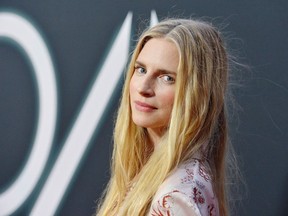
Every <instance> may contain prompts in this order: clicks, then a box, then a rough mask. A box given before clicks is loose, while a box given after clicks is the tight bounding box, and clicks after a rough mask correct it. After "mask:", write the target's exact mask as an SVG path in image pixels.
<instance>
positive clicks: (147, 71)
mask: <svg viewBox="0 0 288 216" xmlns="http://www.w3.org/2000/svg"><path fill="white" fill-rule="evenodd" d="M178 64H179V54H178V49H177V47H176V45H175V44H174V43H173V42H172V41H169V40H167V39H164V38H152V39H150V40H149V41H148V42H147V43H146V44H145V46H144V47H143V49H142V50H141V52H140V53H139V55H138V57H137V59H136V62H135V70H134V73H133V76H132V78H131V80H130V103H131V110H132V119H133V122H134V123H135V124H136V125H138V126H140V127H144V128H146V129H147V131H148V135H149V138H150V141H151V142H152V144H154V145H155V144H156V143H157V142H158V140H159V139H160V138H161V136H162V135H163V133H164V132H165V130H166V128H167V126H168V124H169V120H170V117H171V112H172V107H173V103H174V96H175V81H176V77H177V68H178Z"/></svg>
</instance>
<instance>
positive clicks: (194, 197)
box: [193, 187, 205, 204]
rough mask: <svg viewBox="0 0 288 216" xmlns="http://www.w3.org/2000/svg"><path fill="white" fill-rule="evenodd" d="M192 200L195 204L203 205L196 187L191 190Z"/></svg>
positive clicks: (203, 200)
mask: <svg viewBox="0 0 288 216" xmlns="http://www.w3.org/2000/svg"><path fill="white" fill-rule="evenodd" d="M193 200H194V202H195V203H200V204H203V203H205V199H204V197H203V196H202V193H201V191H199V190H198V188H196V187H194V188H193Z"/></svg>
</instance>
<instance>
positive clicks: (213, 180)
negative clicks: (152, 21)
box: [97, 19, 228, 216]
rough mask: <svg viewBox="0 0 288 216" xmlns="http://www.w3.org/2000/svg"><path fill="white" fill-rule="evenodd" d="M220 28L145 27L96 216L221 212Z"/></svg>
mask: <svg viewBox="0 0 288 216" xmlns="http://www.w3.org/2000/svg"><path fill="white" fill-rule="evenodd" d="M227 77H228V63H227V54H226V51H225V46H224V44H223V41H222V39H221V36H220V33H219V32H218V30H217V29H215V28H214V27H213V26H211V25H210V24H207V23H205V22H202V21H196V20H185V19H175V20H173V19H169V20H165V21H162V22H160V23H158V24H157V25H156V26H154V27H152V28H150V29H148V30H146V31H145V32H144V33H143V34H142V35H141V37H140V39H139V41H138V43H137V46H136V48H135V50H134V53H133V56H132V58H131V62H130V65H129V68H128V72H127V75H126V80H125V84H124V88H123V94H122V99H121V104H120V107H119V111H118V116H117V120H116V125H115V131H114V151H113V156H112V168H111V170H112V173H111V179H110V182H109V185H108V186H107V189H106V194H105V196H104V198H103V202H102V203H101V205H100V207H99V210H98V213H97V215H109V216H110V215H121V216H122V215H125V216H131V215H132V216H134V215H135V216H136V215H137V216H138V215H149V216H150V215H187V216H188V215H224V216H225V215H227V214H228V206H227V197H226V193H225V155H226V149H227V123H226V111H225V92H226V87H227Z"/></svg>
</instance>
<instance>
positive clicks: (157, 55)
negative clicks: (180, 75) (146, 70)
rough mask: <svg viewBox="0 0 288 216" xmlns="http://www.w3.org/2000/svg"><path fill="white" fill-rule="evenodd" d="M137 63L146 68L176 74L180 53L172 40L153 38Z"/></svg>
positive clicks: (145, 46) (139, 56) (146, 45)
mask: <svg viewBox="0 0 288 216" xmlns="http://www.w3.org/2000/svg"><path fill="white" fill-rule="evenodd" d="M136 61H137V62H138V63H142V64H144V65H145V66H151V67H158V68H160V69H165V70H170V71H174V72H176V71H177V68H178V64H179V52H178V49H177V47H176V45H175V43H174V42H172V41H171V40H168V39H165V38H152V39H150V40H149V41H147V42H146V44H145V45H144V47H143V49H142V50H141V52H140V53H139V55H138V57H137V59H136Z"/></svg>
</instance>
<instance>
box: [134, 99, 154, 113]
mask: <svg viewBox="0 0 288 216" xmlns="http://www.w3.org/2000/svg"><path fill="white" fill-rule="evenodd" d="M135 108H136V109H137V110H138V111H141V112H152V111H154V110H156V109H157V108H156V107H154V106H152V105H150V104H147V103H143V102H140V101H135Z"/></svg>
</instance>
